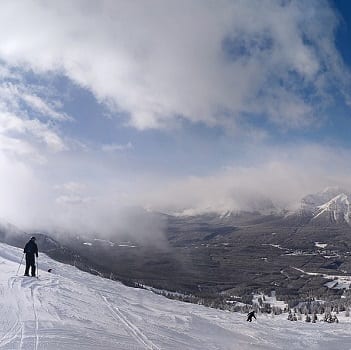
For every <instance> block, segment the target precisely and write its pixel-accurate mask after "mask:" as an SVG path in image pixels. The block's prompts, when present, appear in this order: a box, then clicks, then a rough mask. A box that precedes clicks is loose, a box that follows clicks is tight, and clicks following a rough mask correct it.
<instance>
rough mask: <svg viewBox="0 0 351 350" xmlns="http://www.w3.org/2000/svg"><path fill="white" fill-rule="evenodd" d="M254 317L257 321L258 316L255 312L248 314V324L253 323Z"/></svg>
mask: <svg viewBox="0 0 351 350" xmlns="http://www.w3.org/2000/svg"><path fill="white" fill-rule="evenodd" d="M252 317H254V318H255V320H257V318H256V316H255V311H251V312H249V313H248V314H247V320H246V321H248V322H252Z"/></svg>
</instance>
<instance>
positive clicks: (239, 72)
mask: <svg viewBox="0 0 351 350" xmlns="http://www.w3.org/2000/svg"><path fill="white" fill-rule="evenodd" d="M0 6H1V11H0V13H1V14H0V23H1V24H0V26H1V31H0V33H1V34H0V170H2V174H3V176H2V184H1V185H0V189H1V190H2V191H3V193H6V196H4V197H3V198H4V199H3V202H2V203H0V211H1V212H2V214H1V215H0V216H2V217H4V218H5V219H7V220H11V221H15V222H18V223H19V224H21V225H23V226H24V227H37V226H38V225H40V224H41V225H44V223H45V225H49V224H50V225H53V226H55V225H58V226H60V225H63V223H66V225H68V226H69V227H71V226H73V227H78V226H79V225H81V224H82V222H86V221H87V220H85V219H84V218H86V217H87V216H89V217H92V220H91V223H90V225H91V226H89V229H92V230H97V228H98V227H99V225H100V221H99V215H100V216H102V215H101V213H104V215H107V213H108V212H109V211H110V212H111V215H112V216H113V213H114V212H116V210H117V211H118V208H121V207H123V206H125V205H132V206H141V207H144V208H148V209H152V210H161V211H169V212H185V213H193V212H203V211H212V210H215V211H223V210H231V209H233V210H236V209H249V208H250V205H252V203H254V202H255V201H259V200H260V199H262V198H270V199H271V200H272V201H273V202H274V204H275V205H276V206H278V207H286V206H288V207H291V208H293V207H294V205H297V204H296V203H298V201H299V200H300V198H301V197H302V196H303V195H304V194H307V193H310V192H314V191H318V190H321V189H323V187H325V186H329V185H339V186H342V187H346V188H348V189H350V190H351V181H350V180H349V177H350V176H349V175H350V170H351V169H350V165H349V164H350V161H349V159H350V156H351V153H350V152H351V139H350V136H349V135H350V133H349V130H350V127H351V117H350V104H351V96H350V91H351V89H350V81H351V79H350V69H351V67H350V65H351V47H350V33H351V5H350V3H349V2H348V1H308V2H305V1H287V2H281V1H273V0H271V1H268V0H267V1H254V0H252V1H248V2H241V1H229V0H228V1H227V0H220V1H218V2H216V3H215V4H214V3H213V2H212V1H198V0H194V1H191V2H189V1H161V0H153V1H151V3H149V2H148V4H146V2H145V1H136V2H133V3H131V2H128V1H122V0H118V1H92V0H89V1H81V0H77V1H75V2H73V3H72V2H69V1H60V2H59V3H57V2H56V3H54V2H53V3H50V4H46V5H45V6H44V5H43V4H42V3H41V2H39V1H32V2H26V3H23V2H20V1H4V2H2V3H1V5H0ZM14 174H15V175H14ZM33 198H36V201H35V202H33ZM28 206H29V207H30V208H31V210H28ZM23 212H26V213H27V214H26V215H19V214H18V213H23ZM92 213H94V215H92ZM104 217H105V216H104ZM43 218H45V219H43Z"/></svg>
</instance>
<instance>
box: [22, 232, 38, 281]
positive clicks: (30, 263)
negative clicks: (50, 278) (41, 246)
mask: <svg viewBox="0 0 351 350" xmlns="http://www.w3.org/2000/svg"><path fill="white" fill-rule="evenodd" d="M24 254H26V271H25V273H24V275H25V276H29V268H30V267H31V268H32V276H33V277H35V256H36V257H38V246H37V244H36V243H35V237H32V238H31V239H30V240H29V242H28V243H27V244H26V246H25V247H24ZM34 255H35V256H34Z"/></svg>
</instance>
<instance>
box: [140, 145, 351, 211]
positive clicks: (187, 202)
mask: <svg viewBox="0 0 351 350" xmlns="http://www.w3.org/2000/svg"><path fill="white" fill-rule="evenodd" d="M256 153H257V155H256V157H257V158H256V160H254V158H252V159H251V162H252V165H251V166H242V165H241V166H235V165H233V166H231V167H226V168H225V169H221V170H218V171H214V172H213V173H212V175H207V176H189V177H184V178H178V179H173V180H169V181H166V180H165V179H162V180H161V179H160V180H159V181H156V183H155V184H154V185H153V186H152V185H149V187H148V190H147V191H146V192H144V193H142V194H141V195H140V197H137V200H138V201H141V202H143V203H144V204H145V203H147V208H149V209H153V210H160V211H168V212H171V213H177V212H178V213H182V212H183V213H192V214H196V213H203V212H225V211H227V210H248V211H251V210H252V209H254V208H257V207H258V206H260V204H261V203H262V202H263V201H264V200H266V199H267V200H269V201H272V203H273V204H274V206H275V207H276V208H280V209H296V208H297V207H298V206H299V203H300V200H301V199H302V197H303V196H305V195H306V194H310V193H315V192H319V191H321V190H322V189H324V188H325V187H327V186H334V185H338V186H340V187H341V188H345V189H347V190H349V191H351V179H350V176H349V174H350V172H351V166H350V164H349V161H348V159H349V157H350V153H349V151H347V150H343V149H332V148H328V147H321V146H318V145H313V144H312V145H303V146H301V145H300V146H294V147H293V148H289V147H288V148H287V147H281V148H280V150H275V149H272V148H266V149H264V148H262V149H260V151H257V150H256ZM258 159H262V160H258Z"/></svg>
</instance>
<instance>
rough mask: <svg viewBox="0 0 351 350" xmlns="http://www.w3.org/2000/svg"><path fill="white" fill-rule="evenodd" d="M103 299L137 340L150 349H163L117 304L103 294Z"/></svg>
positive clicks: (113, 315)
mask: <svg viewBox="0 0 351 350" xmlns="http://www.w3.org/2000/svg"><path fill="white" fill-rule="evenodd" d="M101 297H102V299H103V300H104V302H105V304H106V305H107V307H108V308H109V310H110V311H111V313H112V317H113V318H114V319H115V320H116V321H120V322H122V323H123V324H124V325H125V327H126V328H127V329H128V331H129V332H130V333H131V334H132V336H134V337H135V339H136V340H137V341H139V342H140V343H141V344H142V345H145V346H146V349H149V350H161V349H160V348H159V347H158V346H156V345H155V344H154V343H153V342H151V341H150V340H149V339H148V338H147V336H146V335H145V334H144V333H143V332H142V331H141V330H140V329H139V328H138V327H137V326H136V325H134V324H133V323H132V322H130V321H129V320H128V318H127V317H126V316H124V315H123V312H122V311H121V310H119V308H118V307H117V306H112V305H111V304H110V303H109V302H108V300H107V298H106V297H105V296H104V295H101Z"/></svg>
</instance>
